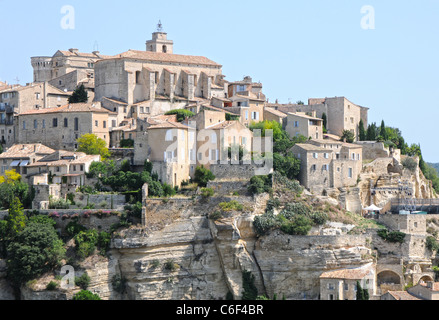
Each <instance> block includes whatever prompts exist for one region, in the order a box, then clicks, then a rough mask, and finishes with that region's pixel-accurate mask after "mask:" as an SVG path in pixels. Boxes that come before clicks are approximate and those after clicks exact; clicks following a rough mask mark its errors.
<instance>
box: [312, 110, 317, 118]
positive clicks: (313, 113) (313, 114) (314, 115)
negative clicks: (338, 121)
mask: <svg viewBox="0 0 439 320" xmlns="http://www.w3.org/2000/svg"><path fill="white" fill-rule="evenodd" d="M311 116H312V117H314V118H317V111H315V110H314V111H312V112H311Z"/></svg>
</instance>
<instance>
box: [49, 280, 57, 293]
mask: <svg viewBox="0 0 439 320" xmlns="http://www.w3.org/2000/svg"><path fill="white" fill-rule="evenodd" d="M56 288H58V283H57V282H55V281H50V282H49V283H48V284H47V286H46V290H49V291H53V290H56Z"/></svg>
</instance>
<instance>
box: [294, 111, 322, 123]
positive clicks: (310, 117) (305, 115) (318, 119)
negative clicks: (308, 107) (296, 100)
mask: <svg viewBox="0 0 439 320" xmlns="http://www.w3.org/2000/svg"><path fill="white" fill-rule="evenodd" d="M288 115H292V116H296V117H299V118H304V119H309V120H316V121H322V122H323V120H322V119H320V118H316V117H312V116H309V115H307V114H303V113H293V112H288Z"/></svg>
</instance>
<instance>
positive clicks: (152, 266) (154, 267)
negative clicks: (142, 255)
mask: <svg viewBox="0 0 439 320" xmlns="http://www.w3.org/2000/svg"><path fill="white" fill-rule="evenodd" d="M159 266H160V261H159V260H158V259H155V260H153V261H152V262H151V268H153V269H157V268H158V267H159Z"/></svg>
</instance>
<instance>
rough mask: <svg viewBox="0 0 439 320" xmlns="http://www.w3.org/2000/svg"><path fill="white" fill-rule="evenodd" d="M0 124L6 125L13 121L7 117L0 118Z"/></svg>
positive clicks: (10, 124) (11, 123)
mask: <svg viewBox="0 0 439 320" xmlns="http://www.w3.org/2000/svg"><path fill="white" fill-rule="evenodd" d="M1 124H3V125H6V126H12V125H13V124H14V121H13V120H9V119H0V125H1Z"/></svg>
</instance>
